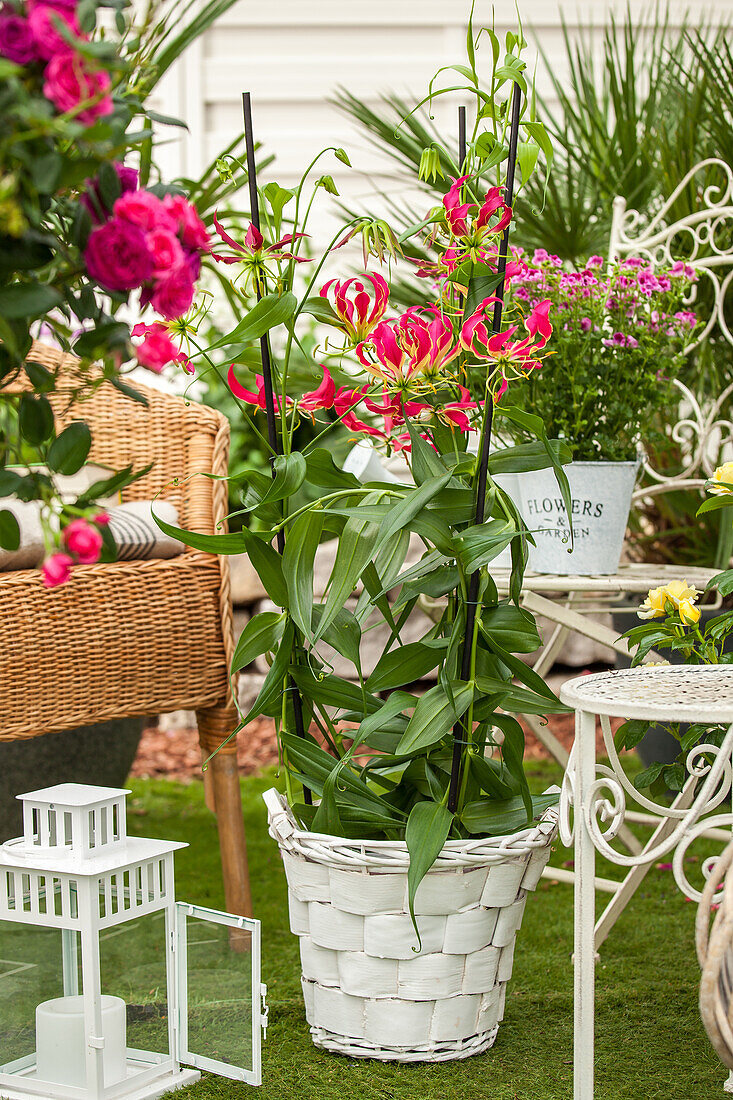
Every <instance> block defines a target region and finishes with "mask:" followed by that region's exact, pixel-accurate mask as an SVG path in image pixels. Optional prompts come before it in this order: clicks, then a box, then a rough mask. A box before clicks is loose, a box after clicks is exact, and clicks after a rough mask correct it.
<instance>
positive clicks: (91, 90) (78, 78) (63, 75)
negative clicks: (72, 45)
mask: <svg viewBox="0 0 733 1100" xmlns="http://www.w3.org/2000/svg"><path fill="white" fill-rule="evenodd" d="M111 83H112V82H111V80H110V78H109V73H105V72H100V71H98V70H93V69H90V68H88V62H87V61H86V60H85V59H84V58H82V57H80V56H79V55H78V54H75V53H73V52H72V51H71V50H68V51H67V52H66V53H57V54H56V55H55V56H54V57H52V58H51V60H50V61H49V63H48V65H47V66H46V71H45V73H44V82H43V94H44V95H45V97H46V99H50V101H51V102H52V103H53V105H54V107H55V108H56V110H57V111H60V112H61V113H62V114H63V113H65V112H66V111H74V110H76V108H78V107H79V105H80V104H82V103H87V102H88V101H89V100H91V99H94V100H95V102H94V103H90V104H89V106H88V107H85V108H84V110H83V111H77V114H76V117H77V118H78V119H79V121H80V122H84V123H87V124H88V125H91V124H92V123H93V122H94V120H95V119H97V118H100V117H101V116H102V115H111V114H112V112H113V111H114V105H113V103H112V97H111V96H109V95H107V92H108V91H109V88H110V86H111ZM97 97H99V98H97Z"/></svg>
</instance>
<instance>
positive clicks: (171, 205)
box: [163, 195, 209, 250]
mask: <svg viewBox="0 0 733 1100" xmlns="http://www.w3.org/2000/svg"><path fill="white" fill-rule="evenodd" d="M163 205H164V206H165V208H166V210H167V211H168V213H169V214H170V215H171V216H172V217H173V218H175V220H176V222H177V224H178V228H179V229H180V231H181V236H182V238H183V243H184V244H185V245H187V246H188V247H189V248H195V249H199V248H202V249H204V250H208V248H209V234H208V231H207V229H206V226H205V225H204V223H203V222H202V221H201V218H200V217H199V216H198V214H197V213H196V207H195V206H194V205H193V203H191V202H189V201H188V199H186V198H184V197H183V195H166V196H165V198H164V199H163Z"/></svg>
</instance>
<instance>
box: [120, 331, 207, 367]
mask: <svg viewBox="0 0 733 1100" xmlns="http://www.w3.org/2000/svg"><path fill="white" fill-rule="evenodd" d="M132 335H133V336H144V337H145V339H144V340H143V342H142V344H138V346H137V347H136V348H135V354H136V355H137V361H138V363H140V365H141V366H143V367H147V368H148V370H152V371H155V373H156V374H160V372H161V371H162V369H163V367H165V366H166V365H167V364H168V363H180V364H181V366H182V367H183V369H184V370H185V371H186V373H187V374H193V367H192V366H191V362H190V360H189V359H188V357H187V356H186V355H185V354H184V353H183V352H182V351H179V350H178V348H177V347H176V345H175V344H174V343H173V341H172V340H171V338H170V335H169V334H168V329H167V328H166V326H165V325H164V324H163V322H162V321H154V322H153V324H152V325H146V324H139V325H135V327H134V329H133V330H132Z"/></svg>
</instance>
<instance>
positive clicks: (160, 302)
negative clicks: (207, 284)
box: [150, 264, 196, 321]
mask: <svg viewBox="0 0 733 1100" xmlns="http://www.w3.org/2000/svg"><path fill="white" fill-rule="evenodd" d="M195 290H196V287H195V285H194V282H193V279H192V278H191V272H190V271H189V269H188V266H187V265H186V264H181V266H180V267H176V268H174V269H173V271H171V272H170V273H169V275H168V276H167V277H166V278H165V279H161V280H160V282H159V283H158V285H157V286H156V287H155V290H154V291H153V294H152V297H151V299H150V300H151V302H152V303H153V309H154V310H155V311H156V313H159V314H160V315H161V317H165V319H166V321H173V320H175V319H176V317H180V316H182V314H184V313H186V312H187V310H189V309H190V307H191V302H192V301H193V296H194V292H195Z"/></svg>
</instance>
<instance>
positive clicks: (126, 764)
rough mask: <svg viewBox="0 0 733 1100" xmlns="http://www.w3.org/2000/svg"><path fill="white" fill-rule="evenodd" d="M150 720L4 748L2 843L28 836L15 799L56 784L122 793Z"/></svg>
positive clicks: (117, 722)
mask: <svg viewBox="0 0 733 1100" xmlns="http://www.w3.org/2000/svg"><path fill="white" fill-rule="evenodd" d="M145 722H146V719H144V718H118V719H114V720H113V721H110V722H100V723H99V724H97V725H94V726H80V727H79V728H78V729H73V730H63V731H62V732H61V733H47V734H44V736H43V737H32V738H24V739H23V740H20V741H5V742H2V743H0V842H2V841H4V840H8V839H10V837H15V836H19V835H20V833H22V831H23V821H22V816H23V815H22V809H21V804H20V802H18V800H17V798H16V795H17V794H18V793H19V792H21V791H32V790H36V789H38V788H39V787H52V786H54V785H55V784H56V783H91V784H92V785H94V786H102V787H122V786H123V785H124V783H125V780H126V779H127V777H128V775H129V774H130V768H131V767H132V762H133V760H134V759H135V753H136V752H137V747H138V744H139V743H140V738H141V736H142V732H143V728H144V726H145Z"/></svg>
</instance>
